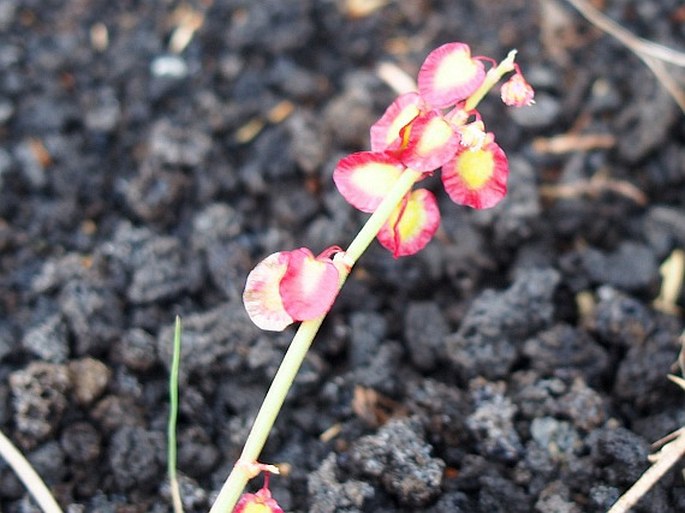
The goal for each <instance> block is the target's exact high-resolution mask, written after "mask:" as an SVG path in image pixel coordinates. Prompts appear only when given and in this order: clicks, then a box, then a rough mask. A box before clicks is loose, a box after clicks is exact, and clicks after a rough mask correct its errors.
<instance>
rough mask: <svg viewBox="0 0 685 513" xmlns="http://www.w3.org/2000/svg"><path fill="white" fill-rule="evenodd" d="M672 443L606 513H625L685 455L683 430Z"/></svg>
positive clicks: (684, 431)
mask: <svg viewBox="0 0 685 513" xmlns="http://www.w3.org/2000/svg"><path fill="white" fill-rule="evenodd" d="M678 433H679V434H678V436H677V438H675V440H673V441H672V442H669V443H668V444H666V445H664V447H663V448H662V449H661V450H660V451H659V453H658V455H657V459H656V461H655V462H654V464H653V465H652V466H651V467H649V468H648V469H647V470H646V471H645V473H644V474H642V475H641V476H640V479H638V480H637V481H635V483H634V484H633V486H631V487H630V488H629V489H628V491H626V493H624V494H623V495H621V496H620V497H619V499H618V500H617V501H616V503H615V504H614V505H613V506H612V507H611V509H609V511H607V513H627V512H628V511H630V508H632V507H633V506H635V504H637V503H638V501H639V500H640V499H641V498H642V497H643V496H644V495H645V494H646V493H647V492H648V491H649V489H650V488H651V487H652V486H654V483H656V482H657V481H658V480H659V479H661V477H662V476H663V475H664V474H665V473H666V472H667V471H668V470H669V469H670V468H671V467H672V466H673V465H675V464H676V462H677V461H678V460H679V459H680V458H682V457H683V455H685V428H682V429H680V430H679V431H678Z"/></svg>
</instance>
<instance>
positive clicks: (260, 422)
mask: <svg viewBox="0 0 685 513" xmlns="http://www.w3.org/2000/svg"><path fill="white" fill-rule="evenodd" d="M420 177H421V173H419V172H417V171H413V170H409V169H408V170H407V171H405V172H404V173H403V174H402V175H401V176H400V179H399V180H398V181H397V182H396V183H395V186H394V187H393V188H392V190H391V191H390V193H389V194H388V195H387V196H386V197H385V199H384V200H383V201H382V202H381V204H380V205H379V206H378V208H377V209H376V211H375V212H374V213H373V214H372V215H371V217H369V219H368V220H367V221H366V223H365V224H364V226H363V227H362V229H361V230H360V231H359V233H357V236H356V237H355V238H354V239H353V240H352V242H351V243H350V246H349V247H348V248H347V251H345V260H344V264H345V266H343V267H344V271H343V272H341V273H340V288H342V286H343V285H344V284H345V281H346V280H347V277H348V276H349V273H350V270H351V268H352V267H353V266H354V264H355V263H356V262H357V260H358V259H359V258H360V257H361V256H362V255H363V254H364V252H365V251H366V249H367V248H368V247H369V245H370V244H371V243H372V242H373V239H374V238H375V237H376V235H377V234H378V232H379V231H380V229H381V227H382V226H383V225H384V224H385V222H386V221H387V220H388V218H389V217H390V215H391V214H392V212H393V211H394V210H395V208H396V207H397V205H398V204H399V203H400V201H402V198H404V196H405V195H406V194H407V192H408V191H409V190H410V189H411V187H412V186H413V185H414V183H415V182H416V180H418V179H419V178H420ZM325 318H326V314H324V315H322V316H321V317H319V318H317V319H313V320H310V321H304V322H302V323H301V324H300V327H299V328H298V329H297V332H296V333H295V337H294V338H293V340H292V342H291V343H290V346H289V347H288V350H287V351H286V353H285V356H284V357H283V361H282V362H281V365H280V366H279V367H278V370H277V371H276V374H275V376H274V379H273V381H272V382H271V386H270V387H269V390H268V391H267V393H266V396H265V397H264V401H263V402H262V405H261V407H260V408H259V412H258V413H257V417H255V420H254V423H253V425H252V428H251V429H250V433H249V435H248V436H247V441H246V442H245V446H244V447H243V450H242V453H241V454H240V458H239V460H238V463H236V465H235V466H234V467H233V470H232V471H231V473H230V475H229V476H228V479H227V480H226V481H225V482H224V484H223V486H222V487H221V490H220V491H219V495H218V496H217V498H216V500H215V502H214V504H213V505H212V508H211V509H210V512H209V513H230V512H231V511H233V508H234V507H235V505H236V503H237V502H238V499H239V498H240V495H241V494H242V492H243V489H244V488H245V486H246V485H247V482H248V481H249V480H250V479H252V478H253V477H254V475H252V472H250V469H249V466H247V465H244V464H243V463H247V464H249V463H251V462H255V461H257V459H258V458H259V455H260V453H261V452H262V449H263V448H264V444H265V443H266V439H267V437H268V436H269V432H270V431H271V428H272V427H273V425H274V422H276V417H277V416H278V412H279V411H280V410H281V407H282V406H283V403H284V402H285V398H286V396H287V394H288V391H289V390H290V387H291V386H292V384H293V382H294V381H295V376H296V375H297V372H298V371H299V369H300V367H301V366H302V362H303V361H304V359H305V357H306V355H307V351H309V347H310V346H311V345H312V342H313V341H314V337H315V336H316V334H317V332H318V331H319V328H320V327H321V324H322V323H323V321H324V319H325Z"/></svg>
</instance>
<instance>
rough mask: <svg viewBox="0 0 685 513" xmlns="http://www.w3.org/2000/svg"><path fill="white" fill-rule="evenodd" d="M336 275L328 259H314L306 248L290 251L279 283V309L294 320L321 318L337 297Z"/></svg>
mask: <svg viewBox="0 0 685 513" xmlns="http://www.w3.org/2000/svg"><path fill="white" fill-rule="evenodd" d="M339 287H340V282H339V273H338V269H337V268H336V267H335V264H333V262H332V261H331V260H330V259H328V258H314V255H313V254H312V252H311V251H309V250H308V249H307V248H299V249H296V250H293V251H291V252H290V260H289V261H288V269H287V271H286V272H285V275H284V276H283V279H282V280H281V283H280V287H279V290H280V295H281V298H282V299H283V307H284V308H285V310H286V312H287V313H288V315H290V316H292V318H293V319H295V320H297V321H308V320H312V319H316V318H317V317H320V316H322V315H323V314H325V313H326V312H328V310H330V308H331V306H333V301H335V297H336V296H337V295H338V289H339Z"/></svg>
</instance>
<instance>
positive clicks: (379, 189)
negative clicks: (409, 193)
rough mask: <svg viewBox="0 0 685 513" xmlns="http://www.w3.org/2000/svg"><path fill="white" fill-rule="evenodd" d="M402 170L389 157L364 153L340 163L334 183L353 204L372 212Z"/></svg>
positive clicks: (351, 156) (364, 210) (334, 174)
mask: <svg viewBox="0 0 685 513" xmlns="http://www.w3.org/2000/svg"><path fill="white" fill-rule="evenodd" d="M402 171H404V166H403V165H402V163H401V162H399V161H398V160H397V159H396V158H395V157H393V156H391V155H390V154H386V153H377V152H373V151H362V152H359V153H353V154H352V155H348V156H347V157H345V158H343V159H342V160H340V162H338V165H337V167H336V168H335V170H334V171H333V181H334V182H335V185H336V187H337V188H338V191H340V194H342V196H343V198H345V199H346V200H347V202H348V203H349V204H350V205H352V206H353V207H355V208H358V209H359V210H361V211H362V212H373V211H374V210H376V208H377V207H378V204H379V203H380V202H381V201H383V198H384V197H385V196H386V195H387V194H388V192H389V191H390V189H391V188H392V186H393V185H394V184H395V181H396V180H397V179H398V178H399V176H400V174H402Z"/></svg>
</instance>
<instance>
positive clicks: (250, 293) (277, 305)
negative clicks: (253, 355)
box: [243, 251, 294, 331]
mask: <svg viewBox="0 0 685 513" xmlns="http://www.w3.org/2000/svg"><path fill="white" fill-rule="evenodd" d="M289 260H290V252H289V251H281V252H279V253H273V254H272V255H269V256H268V257H266V258H265V259H264V260H262V261H261V262H260V263H259V264H257V266H256V267H255V268H254V269H252V271H251V272H250V274H249V275H248V276H247V282H246V283H245V291H244V292H243V303H244V304H245V310H247V315H249V316H250V319H252V322H254V323H255V324H256V325H257V326H258V327H259V328H261V329H263V330H269V331H283V330H284V329H285V328H286V327H287V326H289V325H290V324H292V323H293V322H294V319H293V318H292V316H290V315H289V314H288V312H286V310H285V308H284V306H283V301H282V299H281V293H280V290H279V285H280V283H281V280H282V279H283V276H285V274H286V271H287V270H288V262H289Z"/></svg>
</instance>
